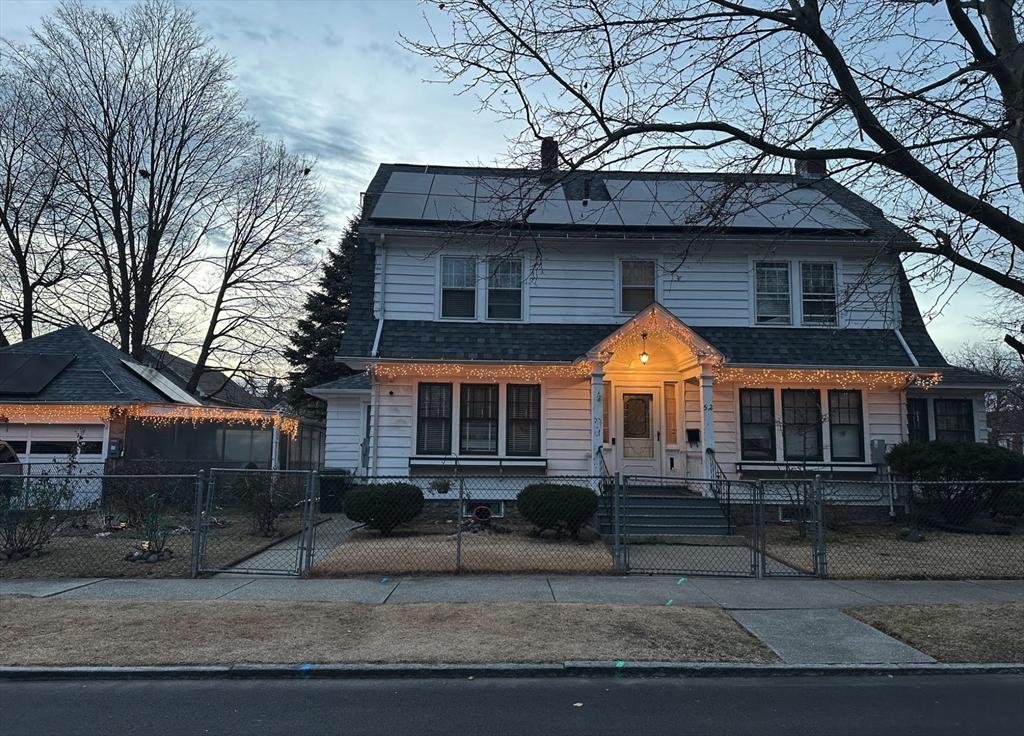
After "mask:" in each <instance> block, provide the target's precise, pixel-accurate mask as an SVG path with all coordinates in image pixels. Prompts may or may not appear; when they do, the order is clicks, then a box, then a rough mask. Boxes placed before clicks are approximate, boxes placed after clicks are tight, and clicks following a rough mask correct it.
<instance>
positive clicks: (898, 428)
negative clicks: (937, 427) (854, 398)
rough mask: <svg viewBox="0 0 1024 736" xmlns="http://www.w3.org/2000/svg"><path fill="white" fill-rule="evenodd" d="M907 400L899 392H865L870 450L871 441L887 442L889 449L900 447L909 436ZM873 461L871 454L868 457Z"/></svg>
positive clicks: (869, 446)
mask: <svg viewBox="0 0 1024 736" xmlns="http://www.w3.org/2000/svg"><path fill="white" fill-rule="evenodd" d="M905 404H906V399H905V397H904V395H903V393H901V392H899V391H886V390H884V389H882V390H878V391H868V390H866V391H864V406H865V411H864V413H865V415H866V421H867V429H866V432H867V435H868V450H867V452H868V453H870V452H871V440H885V444H886V446H887V447H892V446H893V445H898V444H899V443H900V442H902V441H903V440H905V439H906V436H907V418H906V410H905ZM867 459H868V460H870V459H871V457H870V454H869V455H868V457H867Z"/></svg>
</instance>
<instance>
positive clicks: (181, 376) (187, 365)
mask: <svg viewBox="0 0 1024 736" xmlns="http://www.w3.org/2000/svg"><path fill="white" fill-rule="evenodd" d="M149 355H150V360H149V361H147V362H148V363H149V365H151V366H152V367H153V368H156V369H157V370H159V371H160V372H161V373H163V374H164V375H165V376H167V378H168V379H170V380H171V381H173V382H174V384H175V385H176V386H178V387H179V388H182V389H184V388H185V385H186V384H187V383H188V378H189V376H190V375H191V374H192V370H193V369H194V368H195V363H193V362H191V361H189V360H185V359H184V358H181V357H178V356H176V355H171V354H170V353H168V352H167V351H166V350H159V349H157V348H149ZM198 388H199V390H198V394H199V398H200V399H203V400H204V401H207V403H213V404H222V405H224V406H237V407H245V408H249V409H268V408H270V406H269V402H267V401H266V400H264V399H261V398H260V397H259V396H256V395H255V394H253V393H251V392H249V391H246V390H245V388H243V387H242V386H241V385H240V384H239V383H238V382H237V381H235V380H233V379H231V378H229V377H228V376H227V375H225V374H224V373H223V372H221V371H218V370H212V369H211V370H207V371H206V372H204V373H203V375H202V376H200V377H199V387H198Z"/></svg>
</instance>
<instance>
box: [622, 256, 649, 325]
mask: <svg viewBox="0 0 1024 736" xmlns="http://www.w3.org/2000/svg"><path fill="white" fill-rule="evenodd" d="M619 268H620V273H619V280H620V282H621V284H622V312H623V313H624V314H634V313H636V312H639V311H640V310H641V309H644V308H645V307H648V306H650V305H651V304H653V303H654V301H655V299H656V298H657V297H656V295H655V273H656V270H657V269H656V268H655V262H654V261H620V262H619Z"/></svg>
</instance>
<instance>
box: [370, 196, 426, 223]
mask: <svg viewBox="0 0 1024 736" xmlns="http://www.w3.org/2000/svg"><path fill="white" fill-rule="evenodd" d="M426 204H427V195H426V194H405V193H396V192H384V193H383V194H381V195H380V197H379V198H378V199H377V206H376V207H374V208H373V217H379V218H381V219H397V220H418V219H420V218H421V217H423V209H424V207H425V206H426Z"/></svg>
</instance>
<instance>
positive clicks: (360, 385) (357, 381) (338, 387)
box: [309, 373, 370, 393]
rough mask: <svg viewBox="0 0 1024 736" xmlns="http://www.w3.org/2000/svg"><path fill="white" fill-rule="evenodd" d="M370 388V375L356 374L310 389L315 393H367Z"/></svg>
mask: <svg viewBox="0 0 1024 736" xmlns="http://www.w3.org/2000/svg"><path fill="white" fill-rule="evenodd" d="M369 388H370V375H369V374H368V373H356V374H355V375H354V376H345V377H344V378H335V379H334V380H333V381H328V382H327V383H321V384H320V385H319V386H314V387H313V388H311V389H309V390H310V391H313V392H314V393H315V392H317V391H320V390H326V391H367V390H369Z"/></svg>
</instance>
